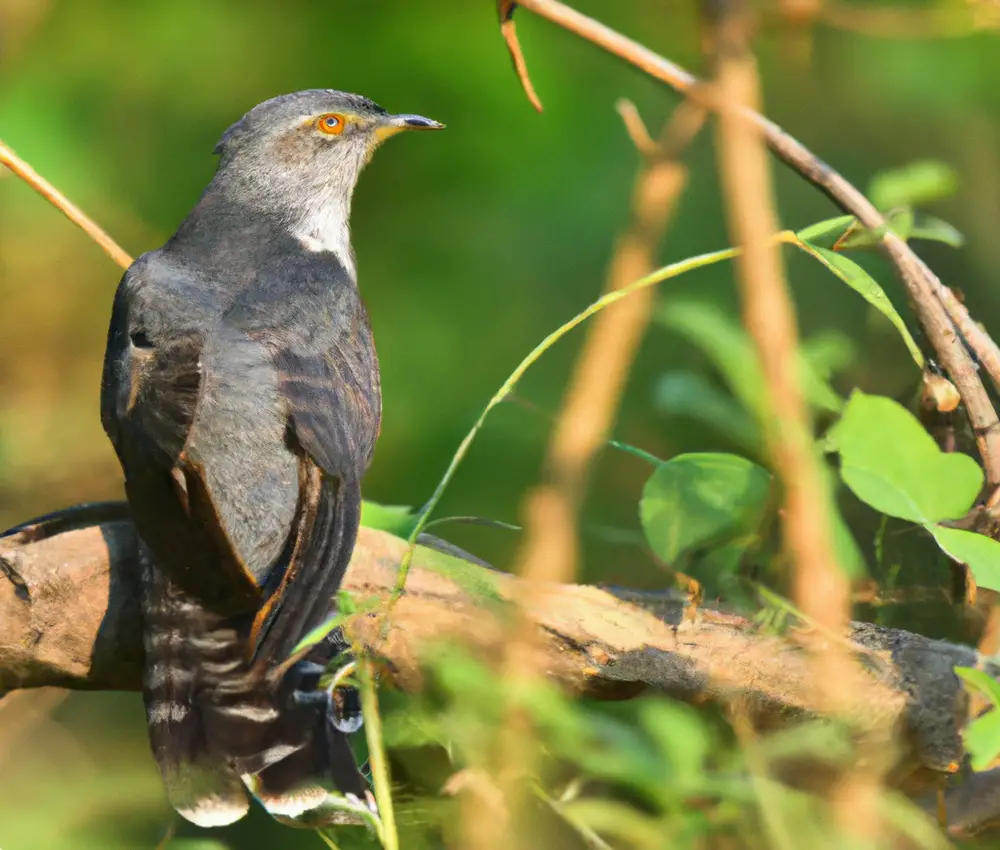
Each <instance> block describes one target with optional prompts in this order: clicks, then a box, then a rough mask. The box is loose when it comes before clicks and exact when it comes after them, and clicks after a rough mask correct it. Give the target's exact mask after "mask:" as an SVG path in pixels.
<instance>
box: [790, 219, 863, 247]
mask: <svg viewBox="0 0 1000 850" xmlns="http://www.w3.org/2000/svg"><path fill="white" fill-rule="evenodd" d="M856 221H857V219H856V218H855V217H854V216H853V215H839V216H837V217H836V218H828V219H826V221H820V222H817V223H816V224H812V225H810V226H809V227H804V228H803V229H802V230H800V231H798V232H797V233H796V234H795V236H796V237H797V238H798V239H800V240H801V241H802V242H809V243H811V244H813V245H822V246H823V247H825V248H832V247H833V246H834V244H835V243H836V242H837V241H839V240H840V238H841V237H842V236H843V235H844V234H845V233H847V231H848V230H849V229H850V227H851V225H852V224H854V223H855V222H856Z"/></svg>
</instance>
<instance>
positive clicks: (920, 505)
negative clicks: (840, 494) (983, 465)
mask: <svg viewBox="0 0 1000 850" xmlns="http://www.w3.org/2000/svg"><path fill="white" fill-rule="evenodd" d="M827 440H828V442H829V443H830V444H831V445H832V446H833V447H834V448H835V449H836V450H837V451H839V452H840V456H841V467H840V477H841V478H842V479H843V481H844V483H845V484H847V486H848V487H849V488H850V489H851V491H852V492H853V493H854V495H856V496H857V497H858V498H859V499H861V501H863V502H866V503H867V504H869V505H871V506H872V507H873V508H875V509H876V510H878V511H881V512H882V513H884V514H889V516H894V517H899V518H900V519H906V520H909V521H910V522H917V523H921V524H924V525H926V524H929V523H933V522H937V521H938V520H944V519H956V518H958V517H960V516H963V515H964V514H965V513H966V512H967V511H968V510H969V508H970V507H972V503H973V501H974V500H975V498H976V496H977V495H978V494H979V490H980V488H981V487H982V484H983V473H982V470H981V469H980V468H979V465H978V464H977V463H976V462H975V461H974V460H973V459H972V458H970V457H968V456H967V455H963V454H957V453H955V454H946V453H944V452H942V451H941V450H940V449H939V448H938V446H937V444H936V443H935V442H934V440H933V439H932V438H931V436H930V435H929V434H928V433H927V432H926V431H925V430H924V429H923V427H922V426H921V425H920V423H919V422H918V421H917V419H916V417H915V416H914V415H913V414H912V413H910V412H909V411H908V410H907V409H906V408H904V407H903V406H902V405H901V404H899V403H898V402H896V401H893V400H892V399H890V398H885V397H883V396H871V395H866V394H865V393H863V392H861V391H860V390H855V391H854V393H853V394H852V395H851V398H850V400H849V401H848V403H847V408H846V409H845V411H844V414H843V416H842V417H841V418H840V421H839V422H837V423H836V424H835V425H834V426H833V428H831V429H830V431H829V432H828V434H827Z"/></svg>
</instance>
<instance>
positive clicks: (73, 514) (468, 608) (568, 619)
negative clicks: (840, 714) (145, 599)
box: [0, 503, 1000, 773]
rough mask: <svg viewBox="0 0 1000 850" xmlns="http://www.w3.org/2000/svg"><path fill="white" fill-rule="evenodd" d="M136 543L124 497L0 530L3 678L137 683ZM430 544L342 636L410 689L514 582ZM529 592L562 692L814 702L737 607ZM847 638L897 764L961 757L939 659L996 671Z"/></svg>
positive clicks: (900, 644) (384, 579) (863, 703)
mask: <svg viewBox="0 0 1000 850" xmlns="http://www.w3.org/2000/svg"><path fill="white" fill-rule="evenodd" d="M135 541H136V538H135V530H134V528H133V526H132V523H131V520H130V519H129V517H128V513H127V507H126V506H125V505H124V503H105V504H98V505H83V506H79V507H75V508H69V509H67V510H65V511H60V512H58V513H56V514H52V515H50V516H48V517H44V518H41V519H39V520H35V521H32V522H29V523H27V524H25V525H23V526H20V527H19V528H17V529H14V530H12V531H11V532H8V533H7V534H6V535H4V536H3V537H0V689H2V690H13V689H15V688H34V687H44V686H48V685H56V686H60V687H65V688H73V689H79V690H136V689H138V688H139V686H140V675H141V668H142V641H141V636H140V627H141V626H140V622H141V620H140V613H139V610H138V601H137V600H138V595H137V572H138V571H137V569H136V564H135V557H136V553H135ZM435 546H436V548H430V547H428V546H425V545H421V546H419V547H418V548H417V552H416V555H415V557H414V560H413V569H412V571H411V574H410V579H409V581H408V582H407V587H406V593H405V595H404V596H403V597H402V598H401V599H400V600H399V603H398V604H397V606H396V608H395V610H394V612H393V625H392V628H391V630H390V632H389V634H388V637H387V639H386V640H385V641H384V642H382V641H380V634H379V632H380V626H381V618H380V617H378V616H377V615H376V614H374V613H371V611H370V610H369V611H368V612H367V613H359V614H358V615H356V616H355V617H354V618H353V619H352V620H351V622H349V623H348V626H347V630H348V632H349V634H350V636H351V637H352V638H353V639H354V640H356V641H357V642H359V643H361V644H362V645H365V646H367V647H368V648H370V649H373V650H374V649H376V648H377V649H378V651H379V652H380V654H381V656H382V657H383V658H384V659H385V660H386V667H387V674H386V675H387V677H388V679H389V680H390V681H391V682H392V683H393V684H395V685H396V686H397V687H399V688H402V689H404V690H410V691H412V690H417V689H419V687H420V685H421V665H420V658H421V656H422V654H424V653H426V652H428V651H430V650H431V648H432V645H433V644H434V643H435V642H437V641H443V640H447V639H450V640H454V639H455V638H460V639H461V640H462V641H464V642H467V643H469V644H471V645H472V646H473V647H474V648H477V649H479V650H481V651H483V652H486V653H491V654H496V653H499V651H500V650H501V646H500V639H501V637H502V635H503V634H504V631H503V626H502V623H501V618H500V617H499V616H498V615H499V614H500V613H501V609H502V608H503V607H504V605H505V604H506V603H507V601H508V600H509V599H511V598H512V597H513V596H515V595H517V587H518V585H519V583H520V582H521V580H520V579H518V578H516V577H514V576H510V575H507V574H503V573H498V572H495V571H493V570H490V569H488V568H486V567H484V566H481V565H478V564H475V563H472V562H470V561H467V560H463V559H461V558H459V557H456V556H455V555H454V554H448V553H446V552H443V551H440V548H441V547H440V546H439V545H438V544H435ZM445 548H446V547H445ZM405 550H406V541H404V540H401V539H399V538H397V537H394V536H392V535H390V534H387V533H385V532H381V531H376V530H374V529H368V528H365V529H362V530H361V535H360V538H359V541H358V545H357V548H356V549H355V553H354V558H353V560H352V562H351V567H350V569H349V571H348V574H347V578H346V581H345V588H346V589H347V590H348V591H350V592H352V593H353V594H354V595H355V598H356V599H357V601H358V603H359V605H361V606H362V611H365V610H366V609H365V602H366V600H373V599H376V600H377V599H387V598H388V597H389V595H390V594H391V591H392V587H393V583H394V581H395V578H396V569H397V566H398V564H399V561H400V559H401V558H402V556H403V553H404V552H405ZM535 590H536V592H533V593H532V594H530V600H531V602H530V608H529V609H528V610H527V612H526V614H527V616H528V618H529V620H530V621H531V623H533V625H534V628H535V629H536V630H537V633H538V637H539V639H538V640H537V641H536V642H535V644H534V646H535V651H536V652H537V653H538V658H537V659H536V661H537V665H536V669H542V670H545V671H546V673H547V675H548V676H549V677H550V678H551V679H552V680H555V681H558V682H560V683H562V684H563V685H565V686H566V687H567V688H568V689H569V690H570V691H572V692H575V693H579V694H583V695H587V696H590V697H594V698H598V699H628V698H631V697H634V696H636V695H638V694H640V693H643V692H645V691H659V692H662V693H664V694H667V695H669V696H672V697H675V698H678V699H682V700H686V701H689V702H697V703H701V702H704V701H705V700H710V701H713V702H718V703H722V704H734V703H736V702H738V703H739V705H740V708H741V710H746V711H748V713H749V715H750V716H751V718H752V719H754V721H755V722H757V723H759V724H762V725H766V726H773V725H778V724H787V723H788V722H789V720H791V719H800V718H801V717H802V716H818V715H820V714H821V713H822V712H823V710H824V706H825V702H826V700H825V697H824V696H823V695H822V694H821V693H818V692H817V689H816V688H815V687H814V686H813V685H814V682H813V677H812V676H811V674H810V669H809V661H808V657H807V654H806V652H805V651H804V649H803V646H802V645H801V644H800V643H798V642H796V640H795V639H794V637H778V636H773V635H765V634H759V633H757V632H756V631H755V629H754V628H753V626H752V624H751V623H750V622H749V621H747V620H745V619H743V618H742V617H739V616H736V615H734V614H729V613H726V612H723V611H716V610H712V609H702V611H701V615H700V621H699V622H697V623H695V624H691V623H690V622H685V623H684V624H683V625H680V624H681V618H682V610H683V604H684V599H683V597H681V596H680V595H676V594H673V593H646V592H639V591H629V590H615V589H602V588H597V587H586V586H581V585H558V584H552V585H548V586H543V587H540V588H536V589H535ZM850 640H851V641H852V643H853V648H854V650H855V651H856V652H857V653H858V654H859V655H860V656H861V657H862V658H863V660H864V661H865V666H866V669H867V670H868V671H869V675H868V676H867V677H866V678H865V680H864V682H863V684H862V693H860V694H859V698H858V701H857V703H858V710H857V712H856V714H855V716H853V717H852V718H851V719H852V721H853V722H854V723H855V725H856V726H857V727H858V728H862V729H865V728H877V727H881V728H886V727H891V728H893V729H895V730H897V731H898V733H899V738H900V741H901V743H902V745H903V747H904V752H905V761H906V764H907V767H908V768H912V769H923V770H925V771H931V772H937V773H949V772H953V771H954V770H955V769H956V767H957V765H958V763H959V762H961V760H962V745H961V740H960V724H961V723H962V721H963V718H964V707H965V702H966V697H965V695H964V692H963V691H962V688H961V685H960V684H959V682H958V679H957V677H956V676H955V675H954V673H953V672H952V667H953V666H954V665H969V666H977V665H978V666H980V667H983V668H986V669H989V670H990V672H991V673H994V674H995V675H996V674H1000V668H996V667H994V666H992V665H991V664H989V663H988V662H987V661H986V659H985V658H984V657H983V656H981V655H980V654H978V653H977V652H976V651H975V650H974V649H971V648H969V647H964V646H957V645H954V644H950V643H946V642H943V641H935V640H929V639H928V638H925V637H922V636H920V635H916V634H911V633H909V632H904V631H899V630H895V629H883V628H878V627H876V626H872V625H868V624H863V623H854V624H852V626H851V631H850Z"/></svg>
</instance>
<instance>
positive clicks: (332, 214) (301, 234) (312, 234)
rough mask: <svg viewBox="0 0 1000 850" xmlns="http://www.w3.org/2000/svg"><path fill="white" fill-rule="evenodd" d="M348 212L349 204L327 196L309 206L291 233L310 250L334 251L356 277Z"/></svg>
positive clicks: (318, 251)
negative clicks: (332, 199)
mask: <svg viewBox="0 0 1000 850" xmlns="http://www.w3.org/2000/svg"><path fill="white" fill-rule="evenodd" d="M349 216H350V210H349V209H348V207H347V205H346V204H343V203H337V202H335V201H331V200H328V199H325V198H324V199H323V202H320V203H316V204H314V205H311V206H310V207H308V209H307V210H306V213H305V215H304V216H302V218H301V219H299V221H298V222H297V223H296V224H295V225H294V226H293V227H292V236H294V237H295V238H296V239H297V240H298V241H299V243H300V244H301V245H302V247H303V248H305V249H306V250H307V251H311V252H312V253H320V252H323V251H329V252H330V253H331V254H335V255H336V256H337V259H339V260H340V262H341V264H342V265H343V266H344V268H345V269H347V271H348V273H349V274H350V275H351V277H352V278H355V279H357V268H356V266H355V260H354V249H353V248H351V228H350V225H349V224H348V218H349Z"/></svg>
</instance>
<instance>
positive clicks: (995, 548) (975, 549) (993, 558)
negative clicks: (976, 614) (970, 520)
mask: <svg viewBox="0 0 1000 850" xmlns="http://www.w3.org/2000/svg"><path fill="white" fill-rule="evenodd" d="M928 531H930V533H931V534H933V535H934V539H935V540H936V541H937V544H938V546H940V547H941V549H942V551H943V552H944V553H945V554H946V555H947V556H948V557H950V558H953V559H954V560H956V561H958V562H959V563H960V564H966V565H967V566H968V567H969V569H970V570H972V574H973V575H974V576H975V578H976V584H978V585H979V586H980V587H985V588H988V589H990V590H1000V543H998V542H997V541H996V540H994V539H993V538H992V537H987V536H986V535H985V534H977V533H976V532H974V531H963V530H962V529H958V528H945V527H944V526H941V525H934V526H930V527H929V528H928Z"/></svg>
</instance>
